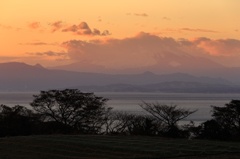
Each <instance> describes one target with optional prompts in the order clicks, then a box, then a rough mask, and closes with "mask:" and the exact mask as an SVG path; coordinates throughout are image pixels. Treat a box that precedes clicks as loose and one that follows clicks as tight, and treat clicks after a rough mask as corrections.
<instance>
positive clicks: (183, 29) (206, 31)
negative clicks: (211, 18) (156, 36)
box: [163, 28, 219, 33]
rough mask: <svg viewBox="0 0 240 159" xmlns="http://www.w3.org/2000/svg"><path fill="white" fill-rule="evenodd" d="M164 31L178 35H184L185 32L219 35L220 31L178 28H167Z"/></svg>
mask: <svg viewBox="0 0 240 159" xmlns="http://www.w3.org/2000/svg"><path fill="white" fill-rule="evenodd" d="M163 31H167V32H178V33H182V32H185V31H189V32H204V33H219V32H218V31H215V30H208V29H199V28H197V29H193V28H178V29H174V28H166V29H163Z"/></svg>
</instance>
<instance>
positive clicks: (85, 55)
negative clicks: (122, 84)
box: [62, 32, 179, 68]
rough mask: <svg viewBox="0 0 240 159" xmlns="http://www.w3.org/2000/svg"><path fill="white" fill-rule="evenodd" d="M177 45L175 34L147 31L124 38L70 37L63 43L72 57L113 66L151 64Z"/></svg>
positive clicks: (131, 66) (123, 66) (126, 66)
mask: <svg viewBox="0 0 240 159" xmlns="http://www.w3.org/2000/svg"><path fill="white" fill-rule="evenodd" d="M178 45H179V43H177V42H176V41H175V40H174V39H172V38H166V37H163V38H160V37H158V36H155V35H150V34H148V33H144V32H141V33H139V34H137V35H136V36H134V37H131V38H124V39H112V38H108V39H103V40H100V39H98V40H92V41H89V42H86V41H81V40H71V41H66V42H64V43H62V47H64V48H65V49H67V51H68V53H69V57H70V58H71V59H76V60H79V61H82V60H87V61H92V63H94V64H100V65H104V66H105V67H111V68H129V67H130V68H133V67H139V66H141V67H143V66H148V65H152V64H154V63H156V56H157V55H158V54H161V53H163V52H168V51H169V49H171V48H176V47H177V46H178ZM172 52H174V50H172Z"/></svg>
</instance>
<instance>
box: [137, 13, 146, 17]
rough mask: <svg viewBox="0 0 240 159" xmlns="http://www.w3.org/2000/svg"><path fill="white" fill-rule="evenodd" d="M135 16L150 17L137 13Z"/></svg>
mask: <svg viewBox="0 0 240 159" xmlns="http://www.w3.org/2000/svg"><path fill="white" fill-rule="evenodd" d="M134 15H135V16H141V17H148V15H147V14H146V13H135V14H134Z"/></svg>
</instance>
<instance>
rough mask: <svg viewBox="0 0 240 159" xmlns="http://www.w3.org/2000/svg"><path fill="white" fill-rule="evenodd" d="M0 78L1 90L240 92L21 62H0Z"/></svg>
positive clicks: (169, 78) (198, 80) (185, 78)
mask: <svg viewBox="0 0 240 159" xmlns="http://www.w3.org/2000/svg"><path fill="white" fill-rule="evenodd" d="M0 77H1V78H0V91H39V90H47V89H60V88H80V89H81V90H86V91H104V90H105V91H150V92H151V91H154V92H156V91H163V92H166V91H167V92H186V91H187V90H188V91H190V92H191V90H193V92H203V91H202V90H207V91H205V92H214V90H215V92H231V90H232V92H237V91H238V88H239V86H238V85H236V84H234V83H232V82H230V81H228V80H225V79H222V78H210V77H206V76H205V77H196V76H192V75H189V74H184V73H173V74H162V75H156V74H154V73H152V72H144V73H141V74H115V75H114V74H101V73H87V72H73V71H64V70H49V69H46V68H43V67H42V66H41V65H40V64H37V65H35V66H31V65H27V64H25V63H17V62H11V63H0ZM119 83H121V84H119ZM211 90H212V91H211ZM239 92H240V91H239Z"/></svg>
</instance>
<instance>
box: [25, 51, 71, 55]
mask: <svg viewBox="0 0 240 159" xmlns="http://www.w3.org/2000/svg"><path fill="white" fill-rule="evenodd" d="M25 54H27V55H35V56H68V53H66V52H53V51H47V52H35V53H29V52H26V53H25Z"/></svg>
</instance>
